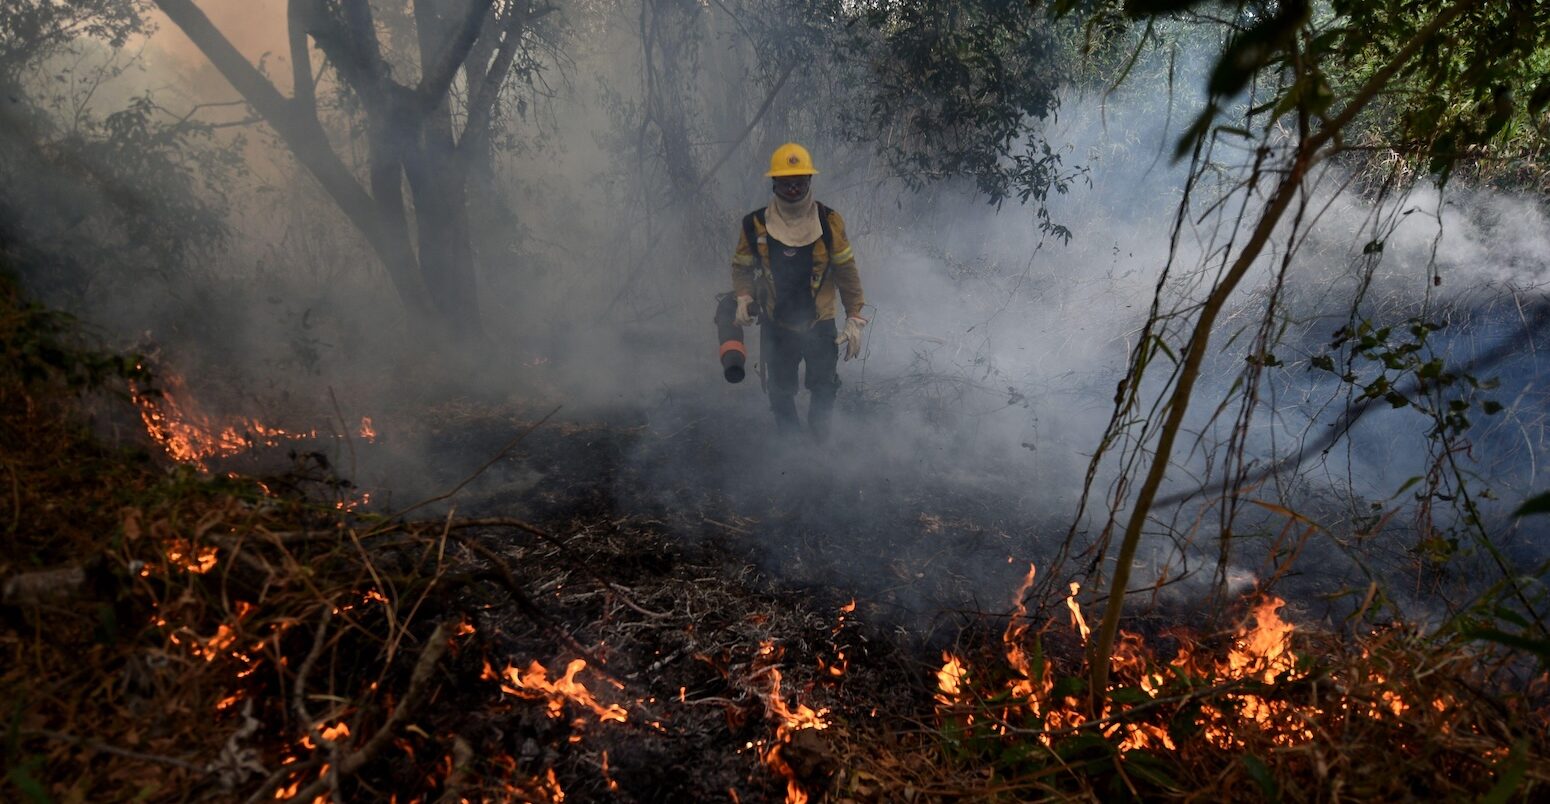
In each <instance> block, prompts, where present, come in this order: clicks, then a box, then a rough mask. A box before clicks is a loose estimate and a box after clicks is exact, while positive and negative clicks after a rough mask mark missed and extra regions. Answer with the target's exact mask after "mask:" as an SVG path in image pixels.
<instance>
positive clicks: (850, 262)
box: [732, 204, 866, 321]
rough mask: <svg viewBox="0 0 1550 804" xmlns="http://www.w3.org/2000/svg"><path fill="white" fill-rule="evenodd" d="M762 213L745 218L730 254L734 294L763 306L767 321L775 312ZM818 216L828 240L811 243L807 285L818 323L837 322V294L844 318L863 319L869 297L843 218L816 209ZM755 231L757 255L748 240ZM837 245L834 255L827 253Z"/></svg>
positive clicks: (819, 207) (768, 250)
mask: <svg viewBox="0 0 1550 804" xmlns="http://www.w3.org/2000/svg"><path fill="white" fill-rule="evenodd" d="M764 212H765V210H764V209H759V210H755V211H753V212H750V213H748V215H747V216H745V217H744V218H743V228H742V231H741V232H739V233H738V235H737V250H736V251H734V252H733V253H732V292H733V293H736V294H737V295H739V296H752V297H753V298H754V299H755V300H756V301H757V302H758V303H759V305H760V309H761V310H762V311H763V313H764V317H765V320H771V319H773V317H774V313H775V282H774V278H773V277H771V276H770V272H769V264H770V246H769V234H768V233H767V232H766V231H765V228H764ZM818 214H819V215H821V216H823V218H822V222H823V223H824V224H825V225H824V229H825V233H826V235H827V236H826V237H820V238H819V239H818V242H816V243H814V244H813V277H812V280H811V281H810V282H809V283H808V287H809V288H810V289H811V290H812V293H813V302H814V304H815V305H816V306H817V308H818V318H817V320H819V321H825V320H828V319H831V318H834V294H835V291H836V290H838V292H839V296H840V300H841V301H842V302H843V303H844V305H845V315H846V316H854V317H857V318H860V317H861V308H862V307H863V306H865V304H866V297H865V296H864V295H862V292H861V272H860V271H859V270H857V268H856V256H855V255H854V254H852V253H851V250H850V240H849V238H847V237H846V236H845V220H844V219H843V218H841V217H840V213H838V212H835V211H834V210H832V209H829V208H828V207H826V206H824V205H823V204H819V205H818ZM750 231H751V232H753V236H754V241H755V244H756V245H757V247H758V252H757V255H756V252H755V251H754V250H753V247H752V246H750V244H749V242H748V233H749V232H750ZM830 244H833V250H834V253H833V254H832V255H831V254H830V253H829V245H830Z"/></svg>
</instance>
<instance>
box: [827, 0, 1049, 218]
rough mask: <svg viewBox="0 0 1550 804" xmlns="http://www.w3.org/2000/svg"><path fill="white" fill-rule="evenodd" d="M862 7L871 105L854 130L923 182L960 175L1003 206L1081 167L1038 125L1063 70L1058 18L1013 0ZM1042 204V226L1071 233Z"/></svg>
mask: <svg viewBox="0 0 1550 804" xmlns="http://www.w3.org/2000/svg"><path fill="white" fill-rule="evenodd" d="M862 9H863V10H862V11H861V12H860V15H859V20H860V21H861V22H863V23H864V24H865V25H864V27H861V26H858V27H857V30H858V35H857V39H856V42H855V44H854V45H853V47H852V48H851V50H852V53H853V55H854V56H856V57H859V58H863V59H865V60H866V63H867V65H868V68H867V69H868V72H869V74H870V75H869V78H870V79H871V85H870V87H869V88H868V90H867V97H866V104H867V106H866V109H865V110H864V112H863V111H860V110H852V114H851V116H850V118H849V120H848V121H847V122H848V128H849V129H850V131H851V132H852V136H854V137H857V138H858V139H867V140H876V141H877V142H878V147H879V148H880V150H881V152H882V155H883V156H884V157H885V158H886V159H887V160H888V163H889V165H890V166H891V167H893V168H894V170H895V171H897V172H898V174H899V175H900V176H901V177H902V178H904V180H905V181H906V182H908V183H910V184H911V185H912V186H914V187H916V188H919V187H922V186H924V185H925V184H926V183H928V182H933V181H939V180H943V179H952V178H958V177H962V178H966V179H969V180H972V181H973V182H974V184H975V187H976V188H977V189H978V190H979V191H980V192H981V193H983V194H984V195H985V197H986V198H987V199H988V200H989V201H990V203H992V204H996V205H1000V204H1002V203H1004V202H1005V201H1006V200H1008V199H1010V198H1016V199H1017V200H1019V201H1020V202H1023V203H1028V202H1030V201H1036V202H1042V201H1044V200H1045V199H1046V198H1047V197H1048V194H1049V193H1050V191H1052V190H1053V191H1055V192H1065V191H1066V189H1067V188H1068V186H1069V183H1070V181H1071V179H1072V178H1073V177H1074V176H1075V175H1077V173H1079V171H1072V170H1070V169H1068V168H1063V167H1062V164H1061V158H1060V155H1059V154H1057V153H1056V152H1055V151H1054V150H1053V149H1052V148H1051V147H1050V146H1049V144H1048V142H1046V141H1045V140H1044V139H1043V138H1042V137H1041V136H1040V135H1039V126H1040V124H1041V122H1042V121H1043V120H1045V119H1047V118H1049V117H1050V116H1051V115H1053V114H1054V113H1055V110H1056V108H1057V107H1058V105H1059V100H1058V96H1057V91H1058V90H1059V88H1060V86H1061V82H1062V80H1063V78H1064V75H1063V73H1062V68H1061V65H1060V61H1059V59H1058V58H1057V55H1058V51H1057V44H1058V43H1057V39H1056V37H1055V34H1054V28H1053V26H1052V25H1051V24H1050V23H1049V22H1048V21H1047V19H1046V18H1045V16H1044V15H1043V14H1042V13H1041V12H1040V11H1038V10H1037V9H1035V8H1033V7H1032V6H1031V5H1030V4H1027V3H1023V2H1016V1H1015V0H970V2H962V3H931V2H919V0H887V1H886V2H880V3H875V4H868V5H866V6H864V7H862ZM879 133H881V137H879ZM1040 210H1041V221H1042V222H1043V224H1044V228H1045V231H1047V232H1051V233H1054V234H1056V235H1057V236H1060V237H1063V238H1067V239H1068V238H1069V236H1070V233H1069V232H1068V231H1066V230H1065V229H1064V228H1062V227H1059V226H1057V225H1055V224H1053V223H1052V222H1050V221H1049V219H1048V217H1047V215H1044V214H1042V204H1041V205H1040Z"/></svg>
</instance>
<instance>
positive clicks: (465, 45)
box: [415, 0, 493, 108]
mask: <svg viewBox="0 0 1550 804" xmlns="http://www.w3.org/2000/svg"><path fill="white" fill-rule="evenodd" d="M492 2H493V0H471V2H470V3H469V5H468V12H467V13H466V14H464V15H463V24H462V25H460V26H458V29H457V30H456V31H454V32H453V34H452V36H451V38H450V39H449V40H448V41H447V42H446V43H445V44H443V45H442V47H441V52H440V53H439V54H438V55H437V57H436V63H435V64H434V65H429V66H426V67H424V68H422V74H421V76H420V86H419V88H418V89H416V90H415V92H416V94H418V95H419V97H420V104H421V105H422V106H425V107H427V108H428V107H432V106H435V105H436V104H438V103H440V102H441V99H442V97H443V96H445V95H446V94H447V90H448V89H449V88H451V86H452V79H453V78H455V77H456V76H457V71H458V69H459V68H461V67H462V66H463V60H464V59H466V58H468V52H469V51H470V50H472V49H473V47H474V42H475V41H477V40H478V39H479V36H480V33H481V32H482V31H483V30H484V25H485V17H486V16H487V14H488V12H489V10H490V5H491V3H492Z"/></svg>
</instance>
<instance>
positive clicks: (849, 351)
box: [834, 316, 866, 360]
mask: <svg viewBox="0 0 1550 804" xmlns="http://www.w3.org/2000/svg"><path fill="white" fill-rule="evenodd" d="M864 326H866V319H865V318H857V317H856V316H851V317H850V318H847V319H845V331H844V332H841V333H840V336H839V337H838V338H835V339H834V345H835V346H839V347H841V348H840V354H843V355H844V356H845V359H846V360H850V359H852V358H854V357H856V356H857V355H860V354H861V328H862V327H864Z"/></svg>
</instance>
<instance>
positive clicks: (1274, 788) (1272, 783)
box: [1238, 754, 1281, 801]
mask: <svg viewBox="0 0 1550 804" xmlns="http://www.w3.org/2000/svg"><path fill="white" fill-rule="evenodd" d="M1238 758H1239V759H1240V760H1242V761H1243V768H1244V770H1247V771H1248V772H1249V778H1251V779H1253V780H1254V783H1255V784H1257V785H1259V792H1261V793H1263V794H1264V795H1265V798H1266V799H1267V800H1269V801H1279V800H1281V787H1280V785H1278V784H1276V779H1275V776H1274V775H1273V774H1271V772H1270V768H1269V767H1268V766H1267V765H1265V763H1264V762H1263V761H1261V760H1260V758H1259V757H1256V756H1254V755H1253V754H1244V755H1243V756H1241V757H1238Z"/></svg>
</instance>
